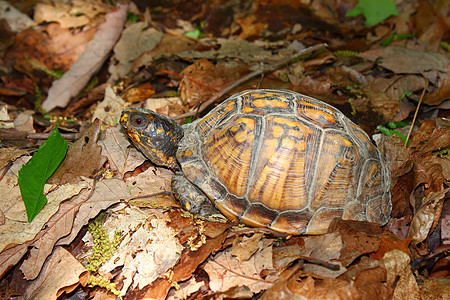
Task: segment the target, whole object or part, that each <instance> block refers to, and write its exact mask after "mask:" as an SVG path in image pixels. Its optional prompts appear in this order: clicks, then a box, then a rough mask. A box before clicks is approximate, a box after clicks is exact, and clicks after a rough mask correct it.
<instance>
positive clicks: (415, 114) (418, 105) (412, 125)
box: [405, 79, 429, 147]
mask: <svg viewBox="0 0 450 300" xmlns="http://www.w3.org/2000/svg"><path fill="white" fill-rule="evenodd" d="M428 83H429V81H428V79H427V84H426V85H425V87H424V88H423V91H422V95H420V99H419V103H418V104H417V108H416V112H415V113H414V118H413V120H412V124H411V127H410V128H409V132H408V135H407V136H406V139H405V147H407V145H408V140H409V137H410V136H411V131H412V129H413V127H414V123H415V122H416V118H417V113H418V112H419V108H420V104H421V103H422V100H423V97H424V96H425V91H426V90H427V88H428Z"/></svg>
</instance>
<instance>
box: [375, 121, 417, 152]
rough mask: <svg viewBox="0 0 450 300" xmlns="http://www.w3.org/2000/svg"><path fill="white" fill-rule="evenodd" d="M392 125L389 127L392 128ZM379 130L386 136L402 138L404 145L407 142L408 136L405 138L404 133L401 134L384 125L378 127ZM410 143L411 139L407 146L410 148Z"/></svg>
mask: <svg viewBox="0 0 450 300" xmlns="http://www.w3.org/2000/svg"><path fill="white" fill-rule="evenodd" d="M389 123H392V124H394V123H393V122H389ZM392 124H388V125H389V126H391V125H392ZM377 129H378V130H379V131H380V132H381V133H383V134H384V135H386V136H391V135H395V136H398V137H399V138H401V139H402V141H403V143H404V142H405V141H406V136H404V135H403V134H402V133H400V132H398V131H396V130H393V129H389V128H386V127H384V126H382V125H379V126H377ZM410 143H411V139H408V143H407V144H406V146H409V144H410Z"/></svg>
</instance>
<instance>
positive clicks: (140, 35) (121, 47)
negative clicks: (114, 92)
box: [109, 22, 163, 82]
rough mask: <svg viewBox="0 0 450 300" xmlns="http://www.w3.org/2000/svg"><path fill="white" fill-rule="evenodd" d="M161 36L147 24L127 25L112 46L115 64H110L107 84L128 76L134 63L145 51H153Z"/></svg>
mask: <svg viewBox="0 0 450 300" xmlns="http://www.w3.org/2000/svg"><path fill="white" fill-rule="evenodd" d="M162 36H163V34H162V33H161V32H160V31H158V30H157V29H156V28H154V27H149V26H148V24H147V22H136V23H132V24H129V25H128V26H127V27H126V28H125V29H124V30H123V32H122V34H121V37H120V39H119V41H118V42H117V44H116V45H115V46H114V57H115V59H116V60H117V62H116V63H115V64H110V66H109V72H110V74H111V76H110V78H109V82H113V81H115V80H118V79H120V78H123V77H124V76H126V75H128V74H129V72H130V70H131V68H132V66H133V64H134V62H135V61H136V60H137V59H138V58H139V57H140V56H141V55H142V54H143V53H144V52H146V51H151V50H153V49H154V48H155V47H156V46H157V45H158V44H159V43H160V41H161V38H162Z"/></svg>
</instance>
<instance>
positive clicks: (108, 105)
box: [92, 86, 127, 129]
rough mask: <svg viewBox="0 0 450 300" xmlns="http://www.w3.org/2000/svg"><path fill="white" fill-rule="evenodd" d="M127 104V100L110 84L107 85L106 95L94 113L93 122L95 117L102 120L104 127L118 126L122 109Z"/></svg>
mask: <svg viewBox="0 0 450 300" xmlns="http://www.w3.org/2000/svg"><path fill="white" fill-rule="evenodd" d="M126 106H127V104H126V103H125V101H123V99H122V98H121V97H120V96H119V95H117V94H116V93H115V92H114V90H113V89H112V88H111V87H110V86H107V87H106V89H105V97H104V98H103V100H102V101H101V102H100V103H99V104H98V105H97V107H96V108H95V111H94V112H93V114H92V122H94V120H95V119H100V120H101V121H102V129H105V128H107V127H112V126H116V125H117V123H118V121H119V119H120V115H121V113H122V110H123V109H124V108H125V107H126Z"/></svg>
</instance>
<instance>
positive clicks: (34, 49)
mask: <svg viewBox="0 0 450 300" xmlns="http://www.w3.org/2000/svg"><path fill="white" fill-rule="evenodd" d="M194 2H195V1H194ZM356 2H357V1H353V2H351V3H345V4H344V3H333V4H330V3H328V2H327V3H325V2H324V1H313V3H306V2H305V3H303V4H301V5H300V6H299V5H296V6H293V4H292V3H289V2H286V3H285V4H284V5H283V6H279V5H277V4H275V3H272V2H271V1H258V0H256V1H254V2H252V3H253V4H252V5H249V6H242V7H239V8H237V7H234V6H233V5H232V4H231V3H228V1H225V2H221V1H212V2H211V3H206V4H204V5H197V6H196V5H195V3H193V4H192V7H180V6H179V5H180V4H178V3H170V4H172V5H163V6H161V7H159V8H155V7H150V8H149V9H147V11H145V10H142V7H140V6H139V3H138V4H137V6H135V5H130V6H129V13H130V14H129V17H131V16H132V14H135V15H137V16H139V21H135V22H131V21H127V22H126V28H125V29H123V28H122V25H121V22H124V21H123V20H124V19H121V20H118V21H117V20H116V21H117V22H115V25H113V26H111V27H108V28H107V32H109V33H108V34H110V35H111V36H116V37H118V35H119V34H121V36H122V37H121V38H120V40H119V41H118V42H117V43H115V42H114V38H110V39H109V41H108V43H106V44H108V45H106V44H105V45H101V46H102V47H101V48H102V49H103V50H102V53H101V54H99V53H98V52H95V51H93V49H92V48H86V45H87V43H88V42H89V41H90V40H91V39H92V38H93V34H94V32H95V31H96V29H97V28H98V24H101V23H103V22H104V20H105V19H104V16H105V14H107V13H109V12H111V11H114V9H113V7H111V6H108V5H103V4H102V5H100V4H91V3H89V4H86V3H84V2H83V1H74V2H73V3H71V4H70V5H66V6H58V5H52V4H45V5H44V4H40V5H39V6H38V7H37V8H36V11H35V15H34V17H35V21H37V22H42V21H44V20H45V21H46V22H48V21H52V23H50V24H46V23H41V24H40V25H38V26H35V27H34V28H33V29H27V30H24V31H22V32H20V33H19V34H17V35H15V40H16V42H14V41H13V40H8V39H6V40H5V41H6V42H7V43H9V44H8V45H9V49H8V51H6V55H5V59H6V60H5V62H6V63H8V62H9V61H13V60H14V61H16V62H17V64H16V65H15V68H16V69H15V70H16V73H15V74H8V76H3V75H2V77H1V78H0V80H1V81H2V83H5V86H4V87H3V88H1V89H0V94H1V95H7V96H8V97H13V99H14V100H16V102H17V103H18V104H17V107H12V106H8V108H7V110H5V112H4V114H3V117H2V120H6V121H5V125H8V126H9V128H6V127H2V130H1V131H0V134H1V137H2V142H4V140H5V138H4V137H8V136H9V137H10V136H11V135H7V134H6V132H7V131H4V130H11V129H12V130H13V131H14V132H15V134H17V133H25V134H28V133H31V132H34V131H38V132H41V131H43V130H45V129H46V128H50V126H51V125H50V122H49V121H48V120H47V121H45V120H44V119H43V118H40V116H39V115H38V114H36V113H34V114H32V113H29V112H25V111H26V110H27V109H28V110H30V109H34V106H32V105H30V104H29V102H27V101H23V99H24V98H21V97H23V95H27V96H34V97H36V99H37V100H39V97H41V96H40V95H41V93H43V94H44V97H45V96H47V95H49V94H51V93H53V91H52V92H51V93H50V92H47V91H48V89H49V88H50V85H51V83H52V82H53V80H54V79H52V78H51V77H50V75H48V74H52V72H50V71H51V69H55V68H56V69H61V70H68V69H69V67H70V69H72V71H70V72H75V71H76V72H79V71H80V70H84V71H85V70H86V69H85V68H84V67H83V66H87V65H89V66H90V67H89V70H92V72H91V71H89V72H84V71H83V72H82V73H83V74H81V73H80V74H81V76H82V77H81V78H82V80H80V81H79V82H77V84H79V83H80V82H81V83H82V86H80V87H76V89H74V88H75V86H74V85H72V84H70V83H58V84H59V85H60V87H59V89H60V90H61V91H63V92H68V91H71V95H72V96H71V97H57V98H58V99H56V100H52V98H51V97H47V99H46V101H45V102H44V103H46V104H45V105H44V108H46V109H48V110H50V109H52V114H53V117H54V119H53V120H52V121H54V120H55V119H56V120H59V121H58V122H62V117H69V118H71V119H73V122H74V123H73V124H72V125H69V126H68V127H67V128H68V129H71V130H73V132H80V131H82V128H87V127H88V126H86V124H89V123H93V126H92V127H91V128H89V129H88V130H86V131H85V132H84V133H82V135H79V137H80V138H79V139H78V140H77V141H76V142H75V143H73V144H71V145H70V147H69V153H70V155H68V157H67V158H66V162H65V165H63V166H61V167H60V168H59V169H58V173H57V174H55V175H54V176H53V177H54V178H52V179H54V180H55V181H54V182H55V183H54V184H53V185H46V189H45V193H46V195H47V197H48V198H49V204H47V206H45V207H44V210H43V212H41V213H40V214H39V215H38V216H37V217H36V219H35V220H34V221H33V222H32V223H30V224H27V223H26V222H24V220H25V219H24V216H25V214H24V212H25V210H24V206H23V202H22V199H21V198H20V195H19V193H18V185H17V171H18V169H19V168H20V166H21V165H22V164H23V163H24V162H25V161H26V160H27V159H28V158H27V156H26V155H27V154H28V153H29V151H27V149H24V148H23V147H21V146H20V144H19V146H16V147H15V148H7V150H9V151H4V152H5V154H8V155H5V156H4V158H3V159H2V167H3V168H5V169H4V175H3V178H2V179H1V181H0V185H3V187H4V188H3V189H1V190H2V191H4V193H3V198H2V200H3V201H1V203H2V205H1V206H0V235H1V236H2V239H1V241H2V242H3V244H4V245H3V247H2V250H3V251H2V252H1V253H0V262H1V263H0V266H1V267H0V270H1V273H2V275H4V277H3V278H2V281H1V283H2V285H1V286H5V285H7V286H8V288H9V289H10V290H14V292H15V293H18V294H21V295H23V296H24V297H25V299H31V298H33V299H39V298H40V299H56V297H59V298H61V299H65V298H67V297H70V296H71V295H72V296H73V295H74V294H76V295H85V296H84V297H85V298H86V297H87V294H86V292H88V293H90V295H91V296H92V297H105V298H108V297H109V298H111V299H112V297H114V296H113V294H112V292H113V288H112V287H113V286H114V289H117V290H118V291H119V293H121V295H122V296H124V298H125V299H136V298H137V299H140V298H152V299H164V298H169V299H186V298H192V299H193V298H200V299H202V298H208V299H213V298H214V299H215V298H224V297H225V298H227V297H228V298H231V299H237V298H252V297H260V298H261V299H275V298H276V299H285V298H297V297H305V298H308V299H314V298H316V299H324V298H348V299H352V298H355V299H373V298H378V299H390V298H394V299H406V298H408V299H419V298H423V299H436V298H439V297H442V298H446V297H447V298H448V295H449V293H450V292H449V288H448V286H449V285H448V276H449V274H448V272H446V271H445V268H446V267H448V266H449V263H448V237H449V235H450V234H449V232H450V230H449V229H448V228H449V225H448V224H449V221H448V220H449V215H450V214H449V213H448V212H449V208H448V207H449V205H448V201H447V199H448V195H449V191H448V178H449V174H450V164H449V163H448V148H449V146H450V145H449V143H450V134H449V130H448V121H447V123H446V120H447V119H448V113H447V110H446V109H448V104H447V102H448V99H449V90H450V89H449V84H448V83H449V81H448V70H449V69H448V65H449V63H448V58H449V56H448V52H446V51H445V50H444V49H445V48H444V47H441V44H440V42H441V41H442V42H448V41H445V39H444V36H445V35H444V33H445V32H446V30H445V29H444V28H447V27H448V18H446V17H445V11H447V10H448V4H447V6H446V4H445V3H444V2H445V1H436V2H435V3H433V4H430V3H428V2H426V1H417V2H415V1H413V2H415V4H411V3H406V2H405V3H404V2H403V1H400V2H399V3H397V6H396V8H397V9H398V16H394V17H390V18H388V19H385V18H386V16H384V17H383V18H382V20H381V21H380V23H376V24H374V25H373V26H372V27H368V26H364V18H363V17H361V16H357V17H355V18H347V17H345V13H346V12H348V11H350V10H351V9H352V8H353V7H355V5H356ZM364 3H365V2H364V1H361V3H360V4H359V5H360V6H364V5H365V4H364ZM71 5H72V6H71ZM76 7H78V8H79V11H80V12H82V13H81V14H79V15H76V14H74V15H71V14H70V13H68V12H69V11H70V8H73V9H76ZM198 8H201V9H199V10H197V11H196V14H194V15H191V18H190V19H189V18H187V19H186V15H190V14H191V13H192V12H193V11H192V10H196V9H198ZM221 9H227V11H229V12H230V11H233V13H227V14H225V13H223V11H221ZM360 9H361V11H362V12H364V14H365V18H366V19H367V20H368V17H373V16H368V15H366V13H368V11H365V10H364V9H365V8H364V7H362V8H361V7H360ZM58 10H59V11H60V12H61V11H62V12H63V14H61V15H59V17H58V15H57V14H55V12H56V11H58ZM124 11H125V10H122V9H119V10H116V11H115V12H116V13H117V12H119V13H120V14H121V16H120V18H124ZM144 11H145V12H144ZM192 16H194V17H192ZM299 16H301V18H299ZM436 16H439V18H441V21H440V22H438V21H437V17H436ZM218 20H220V21H218ZM377 22H378V21H377ZM424 22H425V23H426V24H427V26H425V25H423V24H424ZM87 24H89V25H87ZM443 24H446V25H445V26H444V25H443ZM81 26H84V27H85V29H84V30H76V29H75V30H74V28H78V29H79V28H81ZM414 26H415V27H416V29H417V31H416V32H414V33H415V34H416V36H414V35H411V28H412V27H414ZM446 26H447V27H446ZM67 28H70V29H67ZM192 31H196V32H197V33H199V35H200V37H199V38H198V39H193V38H191V37H187V36H185V35H184V34H186V33H188V32H192ZM45 32H47V33H48V35H47V36H45V37H44V35H43V33H45ZM13 36H14V35H13ZM43 37H44V38H43ZM98 37H99V35H97V36H96V38H98ZM23 41H27V43H25V42H23ZM38 41H42V42H41V43H40V42H38ZM318 41H320V42H327V43H328V49H322V50H320V51H316V52H315V53H312V54H309V55H308V56H307V57H301V58H300V59H295V60H294V61H291V62H290V63H286V64H283V65H281V66H279V67H278V68H276V70H271V71H270V72H261V73H259V75H257V76H256V77H250V78H249V80H248V81H247V82H245V83H241V85H239V86H238V87H237V86H233V84H235V83H236V82H237V80H239V79H241V78H243V77H245V76H246V75H248V74H252V73H253V72H254V71H255V70H258V69H259V68H261V65H263V64H265V65H266V66H268V65H271V64H273V63H276V62H279V61H281V60H282V59H284V58H286V57H287V58H289V57H291V56H292V55H293V53H295V52H298V51H299V50H301V49H304V48H305V47H306V46H311V45H314V44H317V43H318ZM72 42H73V43H75V44H76V46H71V45H73V44H72ZM131 44H132V45H133V46H130V45H131ZM42 45H44V46H46V47H43V46H42ZM61 45H63V46H61ZM92 45H94V48H97V47H96V46H95V45H96V44H95V43H93V44H92ZM92 45H91V46H90V47H92ZM66 47H67V48H66ZM113 47H114V48H113ZM60 49H70V50H69V51H65V52H64V54H61V52H60ZM84 49H87V50H84ZM108 49H114V50H113V52H109V50H108ZM83 50H84V51H85V54H84V55H83V56H80V54H81V52H82V51H83ZM339 51H340V52H339ZM24 57H29V58H30V59H29V60H27V59H25V58H24ZM77 59H78V64H73V62H74V61H76V60H77ZM105 59H109V61H108V66H106V67H105V68H102V69H101V70H100V73H98V75H99V78H100V80H102V82H101V83H100V84H99V85H98V86H97V87H94V89H92V90H91V87H87V89H86V91H85V92H83V93H81V94H80V93H79V92H80V91H82V88H83V87H84V86H85V85H86V83H87V82H88V81H89V80H90V79H92V78H93V77H92V76H93V74H94V73H95V72H96V71H97V70H98V69H100V67H101V66H102V65H103V61H104V60H105ZM30 61H31V62H32V63H30ZM36 66H39V67H38V68H37V67H36ZM77 66H78V67H77ZM79 66H81V68H80V67H79ZM93 66H94V67H93ZM46 68H47V69H48V70H46ZM10 69H12V68H10ZM5 70H7V69H5ZM106 70H108V71H109V75H108V76H107V78H108V79H105V78H104V77H103V75H104V74H105V73H104V72H105V71H106ZM70 72H68V75H66V77H68V78H69V77H72V78H71V79H72V80H73V79H75V78H76V77H77V76H78V75H75V77H73V75H71V73H70ZM72 74H73V73H72ZM255 74H256V73H255ZM260 75H261V76H260ZM105 81H108V82H109V83H110V84H112V85H113V86H112V87H106V84H104V82H105ZM93 82H95V81H93ZM55 85H56V83H55ZM260 85H261V87H264V88H273V87H275V88H286V89H291V90H295V91H298V92H301V93H306V94H309V95H312V96H316V97H319V98H321V99H327V100H329V101H330V103H332V104H334V105H338V106H339V108H341V109H342V110H343V111H344V112H345V113H346V114H347V115H349V116H353V117H354V120H355V121H357V122H358V123H360V122H361V123H362V125H363V126H365V127H364V129H365V130H367V131H368V132H369V133H373V131H374V128H375V127H376V126H377V125H379V124H380V123H379V122H382V121H384V120H388V121H402V120H404V119H408V120H411V118H410V115H411V113H412V112H413V111H414V110H415V109H416V106H417V102H418V101H419V100H420V97H421V96H420V95H421V92H422V90H423V89H426V93H425V97H424V99H423V104H425V105H426V107H425V109H422V110H421V112H420V114H419V122H418V123H416V124H415V125H414V128H413V134H412V137H411V144H410V146H409V147H408V148H407V147H404V146H403V142H402V141H401V140H400V138H398V137H395V136H391V137H381V138H377V143H378V146H379V147H380V149H382V151H383V153H384V154H385V156H386V160H387V161H388V164H389V166H390V167H391V174H392V199H393V206H394V208H393V212H392V215H391V217H392V218H391V220H390V221H389V223H388V225H387V226H385V227H384V228H382V229H380V228H379V227H378V226H373V224H365V223H358V222H349V221H342V220H340V221H339V220H338V221H335V222H334V223H333V225H332V226H330V228H329V232H328V233H327V234H324V235H321V236H300V237H290V236H281V237H276V236H273V235H271V234H268V233H267V232H265V231H264V230H255V229H248V228H239V227H234V226H233V225H234V224H230V223H213V222H209V221H208V220H203V219H201V218H198V217H196V216H192V215H190V214H188V213H186V212H183V211H182V210H181V209H180V205H179V204H178V203H177V202H176V201H175V200H174V199H173V197H172V196H171V195H170V178H171V176H172V174H173V173H172V172H171V171H169V170H166V169H162V168H158V167H156V166H153V165H151V164H150V163H149V162H146V161H145V157H143V155H142V154H141V153H140V152H138V151H136V149H135V148H133V147H130V145H129V142H128V141H127V138H126V137H125V135H124V134H123V131H122V129H121V128H120V127H119V126H117V122H118V119H119V117H120V112H121V110H122V109H123V108H124V107H126V106H128V105H134V106H136V105H141V106H145V107H151V108H152V109H155V110H157V111H158V112H161V113H163V114H165V115H168V116H171V117H176V116H178V115H180V114H181V116H182V117H181V118H184V116H187V115H190V116H193V115H195V114H197V113H200V114H201V113H202V112H203V109H205V108H204V107H203V103H209V104H210V105H211V104H214V103H215V102H217V101H218V100H220V99H214V96H215V95H217V94H218V93H220V92H222V91H225V90H226V91H227V92H226V93H224V95H222V96H226V94H228V93H234V92H236V91H238V90H241V89H248V88H255V87H258V86H260ZM36 86H38V87H39V88H41V90H39V91H37V90H36ZM230 86H231V88H230ZM18 87H20V89H18ZM229 88H230V89H229ZM228 89H229V90H228ZM73 91H76V92H73ZM14 97H15V98H14ZM149 97H150V98H149ZM5 99H6V98H5ZM44 99H45V98H44ZM208 99H213V101H212V102H208ZM6 100H8V99H6ZM53 101H55V102H53ZM96 101H99V103H98V104H96ZM16 102H15V103H16ZM438 105H439V106H438ZM446 105H447V106H446ZM57 106H60V107H62V108H63V109H64V110H62V109H57V108H56V107H57ZM199 106H200V108H198V107H199ZM36 107H39V104H37V105H36ZM445 107H447V108H445ZM36 110H38V109H36ZM367 114H368V115H369V116H370V117H373V120H371V121H370V122H373V123H370V122H368V123H365V122H364V119H363V118H364V115H367ZM74 115H75V116H76V118H73V117H74ZM58 118H59V119H58ZM77 118H79V119H77ZM96 118H97V119H98V121H94V120H95V119H96ZM446 118H447V119H446ZM12 120H13V121H14V122H12V126H11V122H10V121H12ZM380 120H381V121H380ZM183 121H184V119H183ZM377 122H378V123H377ZM100 123H101V126H100ZM2 124H3V123H2ZM20 124H24V125H25V126H22V127H21V126H20ZM66 124H67V123H66ZM399 130H400V129H399ZM403 134H404V135H405V136H406V134H407V133H406V132H403ZM16 136H18V135H16ZM22 136H26V135H22ZM6 142H7V144H6V145H8V146H10V145H12V144H13V143H11V142H9V141H8V140H7V139H6ZM28 145H33V143H28ZM1 150H4V149H1ZM446 151H447V152H446ZM445 153H447V154H445ZM10 160H13V161H14V162H13V163H12V166H11V163H9V164H8V162H9V161H10ZM94 178H96V180H94ZM68 182H71V183H68ZM64 183H66V184H65V185H64ZM50 199H52V201H50ZM53 199H56V200H53ZM52 202H53V204H52ZM100 212H104V214H105V215H106V218H104V219H102V222H101V226H102V227H103V228H104V230H105V231H106V232H107V233H108V236H109V238H110V240H111V239H112V238H113V237H114V233H116V232H119V231H120V234H121V235H120V246H119V247H118V248H117V250H116V251H114V253H113V256H112V257H111V258H109V259H108V260H107V261H105V262H104V263H103V264H102V266H101V267H100V269H99V271H98V272H97V273H95V274H96V275H101V276H103V278H104V280H105V282H104V284H103V285H101V288H93V286H92V284H93V283H92V282H93V281H89V282H91V283H90V284H88V279H87V277H88V273H87V272H86V271H85V269H84V267H83V265H84V266H85V265H86V260H87V257H88V254H89V253H91V252H92V249H93V246H92V245H93V244H92V238H91V237H89V236H90V234H89V233H86V230H85V228H86V226H88V224H89V223H92V222H93V220H94V219H95V218H96V217H97V216H98V215H99V213H100ZM3 237H4V238H3ZM83 237H84V238H83ZM445 247H447V248H445ZM68 250H69V251H68ZM169 250H170V251H169ZM22 257H25V259H23V260H22V261H21V262H19V261H20V260H21V259H22ZM75 258H77V259H78V260H76V259H75ZM68 268H70V270H71V271H70V272H66V270H67V269H68ZM8 270H10V271H9V272H8ZM63 270H64V271H63ZM65 273H68V274H67V278H64V279H62V278H60V277H61V274H65ZM92 274H94V273H92ZM19 278H20V280H17V279H19ZM23 278H25V279H23ZM58 279H59V281H58Z"/></svg>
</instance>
